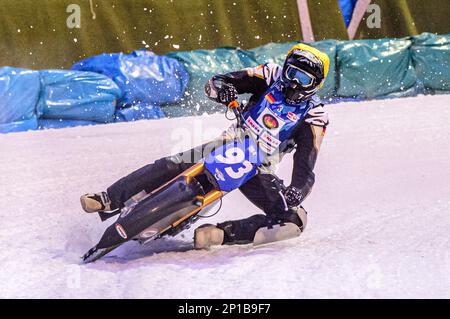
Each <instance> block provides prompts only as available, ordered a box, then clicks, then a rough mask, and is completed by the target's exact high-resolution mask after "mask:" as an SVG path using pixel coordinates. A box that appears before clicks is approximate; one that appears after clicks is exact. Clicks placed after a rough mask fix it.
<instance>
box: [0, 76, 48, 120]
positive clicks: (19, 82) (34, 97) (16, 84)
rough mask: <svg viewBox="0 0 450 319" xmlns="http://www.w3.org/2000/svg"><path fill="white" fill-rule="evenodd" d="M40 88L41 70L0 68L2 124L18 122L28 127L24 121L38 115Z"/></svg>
mask: <svg viewBox="0 0 450 319" xmlns="http://www.w3.org/2000/svg"><path fill="white" fill-rule="evenodd" d="M40 90H41V82H40V80H39V72H37V71H32V70H26V69H19V68H12V67H4V68H0V124H4V123H13V122H18V123H22V124H17V125H19V126H21V125H25V126H26V127H28V125H27V124H23V123H25V122H26V120H31V119H32V118H33V117H34V116H35V115H36V104H37V102H38V99H39V92H40ZM12 125H13V126H14V125H15V124H12Z"/></svg>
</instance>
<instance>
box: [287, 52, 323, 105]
mask: <svg viewBox="0 0 450 319" xmlns="http://www.w3.org/2000/svg"><path fill="white" fill-rule="evenodd" d="M329 67H330V59H329V58H328V55H327V54H325V53H324V52H322V51H319V50H318V49H316V48H313V47H311V46H309V45H306V44H304V43H299V44H296V45H294V46H293V47H292V48H291V49H290V50H289V52H288V54H287V56H286V60H285V62H284V65H283V72H282V74H281V81H282V84H283V92H284V95H285V98H286V102H287V103H289V104H298V103H300V102H301V101H303V100H304V99H307V98H308V97H310V96H312V95H313V94H315V93H316V92H317V90H319V88H320V87H321V86H322V85H323V83H324V82H325V78H326V77H327V74H328V69H329Z"/></svg>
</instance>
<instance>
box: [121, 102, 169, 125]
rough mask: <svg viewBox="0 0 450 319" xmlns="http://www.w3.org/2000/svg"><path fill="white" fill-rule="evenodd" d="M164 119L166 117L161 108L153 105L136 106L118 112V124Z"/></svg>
mask: <svg viewBox="0 0 450 319" xmlns="http://www.w3.org/2000/svg"><path fill="white" fill-rule="evenodd" d="M163 117H165V115H164V112H163V111H162V110H161V108H160V107H159V106H158V105H151V104H136V105H133V106H131V107H129V108H124V109H120V110H117V111H116V122H132V121H138V120H145V119H159V118H163Z"/></svg>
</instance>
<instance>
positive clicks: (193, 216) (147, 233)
mask: <svg viewBox="0 0 450 319" xmlns="http://www.w3.org/2000/svg"><path fill="white" fill-rule="evenodd" d="M268 95H269V96H270V99H268V100H269V102H270V103H268V102H267V100H266V99H264V98H263V100H264V101H265V102H266V103H265V104H264V107H263V108H261V109H262V114H259V119H261V121H262V122H263V124H260V125H259V124H258V123H257V122H256V121H255V120H253V119H252V117H251V116H250V115H249V112H243V111H242V105H241V104H239V103H238V101H233V102H231V103H230V105H228V107H229V109H231V110H233V112H234V115H235V119H236V121H237V125H238V127H240V128H241V129H242V130H244V132H245V134H244V137H243V138H235V139H232V140H230V141H228V142H226V143H225V144H224V145H222V146H220V147H217V148H215V149H214V150H213V151H212V152H211V153H209V154H208V155H207V156H205V157H204V158H203V159H202V160H201V161H199V162H198V163H196V164H194V165H193V166H191V167H190V168H188V169H187V170H185V171H184V172H182V173H181V174H179V175H178V176H176V177H175V178H173V179H172V180H170V181H168V182H167V183H165V184H163V185H162V186H160V187H158V188H157V189H155V190H153V191H152V192H150V193H145V194H144V195H141V196H140V198H139V199H137V200H133V201H132V203H131V204H126V205H125V207H124V208H123V209H122V210H121V211H120V213H119V217H118V218H117V220H116V221H115V222H114V223H113V224H111V225H110V226H109V227H108V228H107V229H106V230H105V232H104V233H103V236H102V237H101V239H100V241H99V242H98V243H97V245H95V246H94V247H92V248H91V249H90V250H89V251H88V252H87V253H86V254H85V255H84V256H83V257H82V258H83V262H84V263H90V262H93V261H96V260H98V259H99V258H101V257H103V256H105V255H106V254H108V253H109V252H111V251H112V250H114V249H115V248H117V247H118V246H120V245H121V244H123V243H125V242H127V241H130V240H137V241H139V243H141V244H146V243H149V242H150V241H153V240H156V239H159V238H161V237H163V236H175V235H177V234H178V233H180V232H181V231H183V230H184V229H186V228H189V227H190V226H191V224H193V223H194V222H196V221H197V220H198V219H199V218H200V217H202V215H204V214H205V213H206V212H207V211H208V210H210V209H211V208H212V207H213V206H214V205H215V204H216V203H217V202H218V201H219V200H221V198H222V197H223V196H225V195H226V194H227V193H229V192H231V191H233V190H235V189H237V188H239V187H240V186H241V185H243V184H244V183H245V182H247V181H248V180H249V179H250V178H252V177H253V176H255V174H257V171H258V167H259V166H260V165H262V164H263V162H264V158H265V156H266V155H265V154H266V152H263V151H262V150H261V147H260V146H261V145H260V143H259V142H258V140H259V138H261V137H262V136H264V138H265V139H266V140H267V139H269V140H271V139H272V138H271V135H269V134H268V131H267V130H264V129H263V128H262V127H263V126H264V125H265V127H266V128H268V129H270V128H277V127H278V126H279V124H280V123H282V124H283V125H285V124H284V123H288V122H290V125H295V124H296V122H297V121H298V120H300V119H301V118H302V117H303V116H304V115H305V114H306V113H307V111H308V110H309V108H308V107H306V106H305V107H303V108H301V109H300V111H301V113H300V114H298V115H297V114H294V113H292V112H286V113H283V114H282V112H281V110H282V109H283V105H282V103H281V102H280V103H275V100H274V99H273V96H272V95H270V93H268ZM266 97H267V96H266ZM260 103H262V102H260ZM294 117H295V118H294ZM294 120H295V121H294ZM278 128H279V127H278ZM255 136H256V137H255ZM273 140H276V139H273ZM200 212H202V215H200V214H199V213H200ZM106 214H107V213H100V217H101V218H102V220H104V219H108V218H110V217H111V216H106Z"/></svg>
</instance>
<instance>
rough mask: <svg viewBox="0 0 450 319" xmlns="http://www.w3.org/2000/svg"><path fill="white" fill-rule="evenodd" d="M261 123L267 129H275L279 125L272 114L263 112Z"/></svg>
mask: <svg viewBox="0 0 450 319" xmlns="http://www.w3.org/2000/svg"><path fill="white" fill-rule="evenodd" d="M263 123H264V125H265V127H267V128H268V129H270V130H271V129H276V128H278V126H279V123H278V120H277V119H276V118H275V116H273V115H272V114H265V115H264V116H263Z"/></svg>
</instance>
